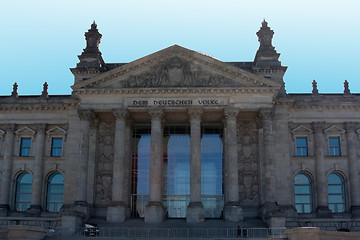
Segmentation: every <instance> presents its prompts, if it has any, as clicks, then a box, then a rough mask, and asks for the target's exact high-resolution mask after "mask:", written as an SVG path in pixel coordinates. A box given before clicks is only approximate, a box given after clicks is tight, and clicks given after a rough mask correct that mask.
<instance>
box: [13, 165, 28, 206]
mask: <svg viewBox="0 0 360 240" xmlns="http://www.w3.org/2000/svg"><path fill="white" fill-rule="evenodd" d="M31 183H32V176H31V174H29V173H27V172H24V173H22V174H20V175H19V176H18V178H17V179H16V191H15V192H16V193H15V210H16V211H26V210H27V209H28V208H29V207H30V202H31Z"/></svg>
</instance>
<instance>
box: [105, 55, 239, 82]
mask: <svg viewBox="0 0 360 240" xmlns="http://www.w3.org/2000/svg"><path fill="white" fill-rule="evenodd" d="M220 86H221V87H230V86H234V87H235V86H236V87H241V86H243V84H241V83H239V82H235V81H234V80H231V79H230V78H226V77H224V76H221V75H219V74H215V73H210V72H208V71H204V70H203V69H202V67H201V66H199V65H196V64H193V63H191V62H188V61H184V60H182V59H181V58H179V57H177V56H174V57H172V58H170V59H167V60H165V61H163V62H160V63H159V64H157V65H154V66H153V67H151V68H150V69H149V70H148V71H145V72H143V73H140V74H134V75H131V76H130V77H128V78H125V79H124V80H123V81H119V82H117V83H114V84H111V85H109V86H106V87H120V88H146V87H149V88H151V87H156V88H159V87H220Z"/></svg>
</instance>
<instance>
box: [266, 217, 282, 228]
mask: <svg viewBox="0 0 360 240" xmlns="http://www.w3.org/2000/svg"><path fill="white" fill-rule="evenodd" d="M285 221H286V218H285V217H282V216H272V217H269V218H267V219H266V220H265V222H266V224H267V225H268V227H269V228H285Z"/></svg>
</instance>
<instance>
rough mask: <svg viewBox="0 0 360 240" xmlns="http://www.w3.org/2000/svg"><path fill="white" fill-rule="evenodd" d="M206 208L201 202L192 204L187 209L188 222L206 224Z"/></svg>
mask: <svg viewBox="0 0 360 240" xmlns="http://www.w3.org/2000/svg"><path fill="white" fill-rule="evenodd" d="M204 220H205V217H204V206H203V205H202V203H201V202H190V203H189V206H188V207H187V209H186V222H188V223H199V222H204Z"/></svg>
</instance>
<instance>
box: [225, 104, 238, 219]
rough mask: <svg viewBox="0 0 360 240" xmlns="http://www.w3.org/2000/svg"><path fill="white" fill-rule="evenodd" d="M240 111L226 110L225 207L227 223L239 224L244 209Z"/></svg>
mask: <svg viewBox="0 0 360 240" xmlns="http://www.w3.org/2000/svg"><path fill="white" fill-rule="evenodd" d="M238 113H239V110H238V109H236V108H233V107H228V108H225V109H224V115H225V119H226V132H225V138H226V139H225V144H226V147H225V151H226V153H225V161H224V165H225V166H226V167H225V170H226V171H225V182H226V185H225V196H226V198H225V201H226V202H225V207H224V218H225V220H226V221H230V222H239V221H242V220H243V212H242V208H241V207H240V204H239V167H238V143H237V127H236V122H237V115H238Z"/></svg>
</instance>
